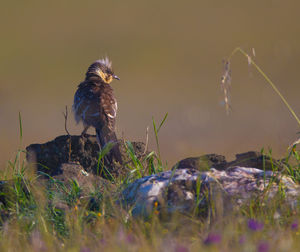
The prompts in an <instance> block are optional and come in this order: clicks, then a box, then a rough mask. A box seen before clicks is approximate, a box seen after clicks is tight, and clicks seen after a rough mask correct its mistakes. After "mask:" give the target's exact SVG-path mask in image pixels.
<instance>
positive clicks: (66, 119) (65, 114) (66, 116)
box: [63, 106, 72, 162]
mask: <svg viewBox="0 0 300 252" xmlns="http://www.w3.org/2000/svg"><path fill="white" fill-rule="evenodd" d="M63 116H64V118H65V131H66V132H67V134H68V136H69V153H68V162H70V160H71V143H72V141H71V135H70V133H69V131H68V127H67V121H68V106H66V112H65V113H63Z"/></svg>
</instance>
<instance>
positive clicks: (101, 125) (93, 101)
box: [73, 58, 121, 162]
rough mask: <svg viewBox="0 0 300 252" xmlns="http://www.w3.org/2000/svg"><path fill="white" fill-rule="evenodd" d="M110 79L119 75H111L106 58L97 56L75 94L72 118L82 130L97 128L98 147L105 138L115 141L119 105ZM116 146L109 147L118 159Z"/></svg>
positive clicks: (107, 140) (104, 142) (102, 145)
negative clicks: (81, 125) (99, 58)
mask: <svg viewBox="0 0 300 252" xmlns="http://www.w3.org/2000/svg"><path fill="white" fill-rule="evenodd" d="M113 79H119V78H118V77H117V76H116V75H114V72H113V70H112V67H111V62H110V61H109V60H108V58H105V59H102V60H97V61H95V62H94V63H93V64H91V65H90V66H89V68H88V70H87V72H86V78H85V80H84V81H83V82H81V83H80V84H79V86H78V89H77V91H76V93H75V96H74V104H73V111H74V115H75V120H76V122H77V123H79V122H80V121H82V122H83V125H84V127H85V129H84V131H83V133H85V132H86V130H87V128H88V127H90V126H92V127H94V128H95V129H96V134H97V139H98V142H99V145H100V148H103V147H104V145H105V144H107V143H108V142H117V138H116V135H115V121H116V116H117V109H118V107H117V101H116V99H115V97H114V94H113V89H112V87H111V86H110V85H109V84H110V83H111V81H112V80H113ZM115 149H116V148H115V147H114V148H113V149H112V152H113V153H112V154H113V156H114V158H115V160H117V161H119V162H121V154H120V152H119V149H118V150H115ZM117 152H118V153H117ZM110 161H111V160H110Z"/></svg>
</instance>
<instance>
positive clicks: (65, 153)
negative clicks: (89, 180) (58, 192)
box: [26, 134, 147, 180]
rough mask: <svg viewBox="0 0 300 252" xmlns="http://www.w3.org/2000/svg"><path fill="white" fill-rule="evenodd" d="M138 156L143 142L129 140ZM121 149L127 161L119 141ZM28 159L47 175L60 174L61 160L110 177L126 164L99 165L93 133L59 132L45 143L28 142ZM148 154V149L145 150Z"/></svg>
mask: <svg viewBox="0 0 300 252" xmlns="http://www.w3.org/2000/svg"><path fill="white" fill-rule="evenodd" d="M132 145H133V148H134V151H135V154H136V156H137V157H142V156H145V153H144V150H145V145H144V143H141V142H133V143H132ZM119 146H120V151H121V154H122V157H123V161H124V163H126V162H130V159H129V157H128V154H127V148H126V146H125V145H124V143H123V142H121V141H119ZM26 151H27V157H26V158H27V161H28V162H29V163H31V164H35V165H36V167H37V171H39V172H43V173H46V174H48V175H50V176H55V175H58V174H61V173H62V172H63V171H62V169H61V167H62V166H61V165H62V164H63V163H70V162H71V163H78V164H80V165H81V166H82V167H83V168H84V170H85V171H86V172H88V173H92V174H100V175H101V176H102V177H104V178H106V179H109V180H111V179H112V177H114V178H116V177H118V176H122V175H125V174H126V173H127V170H126V168H125V166H122V165H120V164H118V163H113V164H107V163H106V164H105V168H104V167H103V166H101V164H102V163H100V164H99V165H98V153H99V146H98V143H97V140H96V136H92V135H88V134H86V135H85V136H68V135H65V136H59V137H57V138H55V139H54V140H52V141H50V142H47V143H44V144H31V145H29V146H28V147H27V148H26ZM146 154H147V153H146Z"/></svg>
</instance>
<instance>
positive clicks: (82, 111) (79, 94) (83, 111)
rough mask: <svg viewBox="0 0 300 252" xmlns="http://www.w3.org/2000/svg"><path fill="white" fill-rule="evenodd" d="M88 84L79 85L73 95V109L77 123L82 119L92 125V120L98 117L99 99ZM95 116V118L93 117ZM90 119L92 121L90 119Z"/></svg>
mask: <svg viewBox="0 0 300 252" xmlns="http://www.w3.org/2000/svg"><path fill="white" fill-rule="evenodd" d="M96 98H97V97H95V94H94V93H93V90H92V88H91V87H89V86H85V85H81V84H80V85H79V87H78V89H77V91H76V93H75V96H74V104H73V111H74V114H75V120H76V122H77V123H78V122H79V121H80V120H83V122H84V123H85V124H88V125H94V124H95V123H97V122H95V123H94V120H95V119H97V118H99V112H100V111H99V101H98V99H96ZM94 118H95V119H94ZM91 120H92V121H91Z"/></svg>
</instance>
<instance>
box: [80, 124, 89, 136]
mask: <svg viewBox="0 0 300 252" xmlns="http://www.w3.org/2000/svg"><path fill="white" fill-rule="evenodd" d="M89 127H90V126H85V127H84V129H83V131H82V132H81V136H82V137H83V136H85V134H86V132H87V130H88V129H89Z"/></svg>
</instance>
